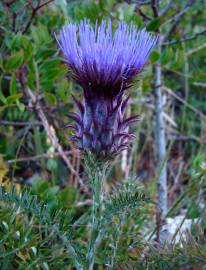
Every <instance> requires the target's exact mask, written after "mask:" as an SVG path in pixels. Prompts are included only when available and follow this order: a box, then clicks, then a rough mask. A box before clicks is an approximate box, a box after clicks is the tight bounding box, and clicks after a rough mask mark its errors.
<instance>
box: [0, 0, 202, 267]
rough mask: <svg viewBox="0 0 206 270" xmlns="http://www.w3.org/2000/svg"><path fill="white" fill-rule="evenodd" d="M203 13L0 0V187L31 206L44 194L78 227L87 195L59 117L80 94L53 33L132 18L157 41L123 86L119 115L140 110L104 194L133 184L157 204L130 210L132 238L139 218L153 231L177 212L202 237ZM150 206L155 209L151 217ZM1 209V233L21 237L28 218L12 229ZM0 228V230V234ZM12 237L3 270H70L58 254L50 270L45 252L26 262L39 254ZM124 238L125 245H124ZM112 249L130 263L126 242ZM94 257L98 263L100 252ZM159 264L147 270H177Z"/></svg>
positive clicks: (182, 6)
mask: <svg viewBox="0 0 206 270" xmlns="http://www.w3.org/2000/svg"><path fill="white" fill-rule="evenodd" d="M205 8H206V2H205V1H204V0H202V1H201V0H196V1H192V0H189V1H188V0H181V1H178V0H174V1H171V0H164V1H153V0H151V1H150V0H149V1H148V0H145V1H144V0H139V1H138V0H133V1H132V0H131V1H129V0H128V1H118V0H82V1H78V0H76V1H69V0H50V1H46V0H45V1H40V0H31V1H29V0H28V1H26V0H19V1H15V0H13V1H12V0H3V1H1V3H0V184H3V185H4V186H5V187H6V188H7V189H8V190H9V189H10V187H11V186H12V185H15V187H16V189H17V190H18V191H21V190H22V189H24V188H25V187H28V188H29V189H30V191H31V193H32V194H35V195H36V196H37V197H38V200H39V201H41V199H44V198H47V201H48V204H49V208H50V209H52V208H54V207H59V208H61V209H70V210H71V211H72V213H73V219H74V220H77V219H78V220H79V218H82V219H83V220H84V222H85V223H87V220H88V215H87V214H88V211H89V209H90V205H91V191H90V188H89V184H88V181H87V178H86V177H85V175H84V163H83V161H82V158H81V154H80V153H79V151H77V150H76V148H75V147H74V145H73V144H72V142H70V141H69V136H70V135H71V134H72V131H71V130H70V129H66V128H65V126H66V125H67V124H68V123H69V122H70V120H69V119H68V117H67V115H68V114H69V113H70V112H72V111H74V108H73V105H74V104H73V101H72V99H71V94H74V95H75V96H76V97H78V98H80V99H81V96H82V95H81V91H82V89H81V88H80V87H79V86H78V85H76V84H75V83H74V81H73V80H72V78H71V73H70V72H69V70H68V68H67V66H66V64H65V61H64V59H63V56H62V54H61V52H60V50H59V48H58V47H57V44H56V41H55V38H54V32H55V33H57V35H58V33H59V31H60V29H61V27H62V26H63V25H65V24H66V23H67V22H69V21H72V22H79V21H80V20H82V19H84V18H87V19H89V20H90V21H91V22H92V23H94V24H95V22H96V21H98V22H100V21H101V20H102V19H108V18H110V19H111V20H112V23H113V25H114V27H115V25H116V24H117V23H118V22H119V21H126V22H128V23H130V22H133V23H134V24H135V25H137V27H138V28H143V27H145V28H146V29H147V30H148V31H150V32H153V33H154V34H157V33H159V43H158V45H157V47H156V48H155V50H154V51H153V52H152V54H151V56H150V59H149V61H148V64H147V65H146V66H145V68H144V71H143V73H142V74H141V75H140V76H138V77H137V80H136V81H135V83H134V85H133V87H132V89H131V90H130V94H131V101H130V106H129V109H128V111H127V115H128V116H130V115H134V114H139V115H140V116H141V121H140V122H139V123H138V125H136V126H133V131H134V133H135V134H136V140H135V141H134V142H133V144H132V145H131V148H130V149H129V150H128V151H124V152H123V153H122V154H121V156H119V158H118V159H117V161H116V162H115V165H114V167H113V169H112V171H111V173H110V176H109V178H108V185H107V188H108V192H110V190H111V189H112V187H113V186H114V185H115V184H117V183H123V182H127V181H131V179H133V181H135V182H136V183H137V184H138V185H140V186H141V187H142V189H143V190H144V191H145V192H148V193H149V194H150V197H151V198H152V199H153V200H154V201H156V202H157V205H158V207H156V206H155V205H152V206H151V205H150V206H148V207H147V206H146V207H145V209H144V211H143V212H142V213H141V216H138V215H137V214H136V216H135V218H134V221H133V222H134V223H132V224H133V225H134V224H135V230H136V231H135V233H136V235H138V233H139V231H140V228H143V226H144V224H145V222H146V223H147V224H148V220H149V222H150V223H151V224H152V225H151V226H150V228H149V229H148V231H149V232H150V233H151V232H152V231H153V230H154V229H155V228H156V230H157V231H159V234H160V233H161V232H160V231H161V230H160V228H158V226H159V225H158V224H159V223H164V222H165V219H166V218H169V217H170V218H173V221H174V220H175V218H177V217H181V216H182V217H183V219H187V220H201V223H202V226H203V227H202V228H203V231H204V230H205V228H206V227H205V226H206V221H205V199H206V190H205V187H206V180H205V174H206V163H205V161H206V157H205V156H206V146H205V143H206V133H205V132H206V102H205V99H206V91H205V90H206V57H205V56H206V25H205V15H206V14H205ZM166 182H167V185H166ZM161 187H162V189H161ZM157 208H158V209H161V211H160V214H158V210H157ZM0 209H1V210H0V216H1V219H2V218H5V222H6V224H7V225H8V224H10V226H11V227H10V232H12V230H13V232H14V235H16V234H15V233H16V232H17V231H19V232H20V235H24V237H25V235H26V228H27V227H26V226H28V224H29V219H28V220H27V219H24V218H23V219H20V220H19V221H18V222H16V223H15V224H14V223H12V222H11V219H10V218H11V216H10V214H9V210H8V208H6V207H5V208H4V207H0ZM181 220H182V219H181ZM84 222H83V223H84ZM158 222H159V223H158ZM174 222H175V221H174ZM183 223H184V221H183ZM26 224H27V225H26ZM128 224H130V222H129V221H128ZM178 224H179V223H178ZM4 225H5V224H4ZM4 225H2V224H1V226H3V227H1V230H0V233H1V235H2V237H3V235H4V234H5V231H4V230H5V226H6V225H5V226H4ZM133 225H131V227H134V226H133ZM128 226H129V225H128ZM181 226H182V225H181ZM17 227H18V230H17ZM128 228H130V226H129V227H128ZM133 229H134V228H133ZM35 233H36V234H37V232H32V233H31V235H32V234H35ZM38 233H39V232H38ZM132 233H134V232H133V231H132V228H130V229H128V230H127V232H126V233H125V234H124V237H125V238H126V237H128V238H129V236H128V235H129V234H130V235H131V234H132ZM11 234H12V233H11ZM80 235H81V236H82V235H84V230H83V229H82V228H80V229H78V231H77V237H79V236H80ZM13 237H14V238H12V237H8V238H6V239H4V241H5V243H6V247H5V246H4V248H3V249H2V248H1V252H3V251H2V250H4V251H5V252H10V251H11V250H14V249H15V248H16V249H18V252H20V253H18V252H17V253H15V252H13V253H11V254H12V256H14V257H12V258H13V259H12V260H8V261H9V263H10V266H8V268H6V266H5V265H6V264H4V267H5V268H1V269H17V268H14V267H16V266H17V265H18V267H20V266H19V265H22V266H21V267H22V268H21V267H20V268H18V269H54V267H56V269H72V268H64V264H63V261H62V259H61V263H59V261H58V256H60V257H59V258H61V256H63V255H62V254H61V255H58V256H57V255H55V256H56V258H57V259H56V260H53V261H52V260H51V263H50V264H49V263H48V261H47V260H46V259H45V257H44V256H51V255H48V254H47V255H45V253H44V251H42V254H44V255H41V256H42V257H41V256H40V257H41V258H43V259H42V260H41V259H39V257H38V258H37V261H36V265H35V263H34V264H32V261H35V260H36V259H34V257H35V256H37V253H38V252H37V251H36V250H35V249H34V248H33V251H32V252H33V253H32V254H33V255H31V254H30V253H29V252H27V251H25V250H24V251H21V250H22V249H21V248H22V242H19V244H18V243H17V242H18V241H17V240H15V239H18V237H19V238H21V237H20V236H18V234H17V235H16V236H13ZM15 237H16V238H15ZM24 237H23V238H24ZM82 237H83V236H82ZM23 238H22V239H23ZM37 238H38V237H37ZM83 238H84V237H83ZM128 238H127V240H126V242H127V244H128V247H131V246H132V245H131V242H129V240H128ZM157 238H158V236H157ZM12 239H13V240H12ZM39 239H40V238H38V239H36V240H33V243H30V247H34V246H35V245H36V246H35V247H37V245H38V244H35V243H34V242H35V241H36V243H38V241H39ZM84 240H85V239H84ZM124 240H125V239H122V241H124ZM16 241H17V242H16ZM19 241H20V240H19ZM22 241H23V240H22ZM134 242H135V241H134ZM132 243H133V242H132ZM0 245H1V244H0ZM125 248H126V247H125ZM121 252H122V253H121V256H123V255H124V256H125V257H124V259H122V258H123V257H121V256H120V262H121V260H122V261H123V262H124V263H126V262H129V264H128V265H132V263H131V261H135V262H136V260H137V257H138V256H139V254H140V253H141V248H140V247H138V248H137V247H136V246H135V248H131V250H130V252H126V254H125V252H124V250H122V251H121ZM6 254H7V253H6ZM9 254H10V253H9ZM14 254H15V255H14ZM29 254H30V255H29ZM9 256H10V255H8V254H7V255H6V256H3V257H4V258H8V257H9ZM16 256H17V257H16ZM32 256H33V257H32ZM52 256H53V257H54V255H52ZM202 256H203V255H202ZM204 256H205V255H204ZM157 257H158V256H157ZM205 259H206V258H205ZM65 260H66V259H65ZM3 261H4V263H5V260H3ZM99 261H100V264H101V256H100V258H99ZM0 262H2V261H1V253H0ZM58 263H59V264H58ZM2 265H3V264H2ZM28 265H29V266H28ZM134 265H137V263H135V264H134ZM2 267H3V266H2ZM9 267H10V268H9ZM12 267H13V268H12ZM27 267H28V268H27ZM29 267H30V268H29ZM32 267H36V268H32ZM38 267H40V268H38ZM129 267H130V266H125V268H120V267H119V268H117V269H130V268H129ZM133 267H135V266H133ZM158 267H160V266H158ZM158 267H157V268H148V269H176V268H175V266H173V268H158ZM98 269H104V268H98ZM131 269H146V268H131ZM177 269H179V268H177ZM182 269H186V268H182ZM195 269H197V268H195ZM198 269H199V268H198ZM200 269H203V268H200Z"/></svg>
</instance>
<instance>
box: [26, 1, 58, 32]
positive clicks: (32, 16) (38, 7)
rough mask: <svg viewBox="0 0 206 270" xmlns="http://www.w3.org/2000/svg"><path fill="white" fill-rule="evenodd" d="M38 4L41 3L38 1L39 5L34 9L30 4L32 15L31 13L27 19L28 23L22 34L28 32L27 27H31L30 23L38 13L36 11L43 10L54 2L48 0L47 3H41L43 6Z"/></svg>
mask: <svg viewBox="0 0 206 270" xmlns="http://www.w3.org/2000/svg"><path fill="white" fill-rule="evenodd" d="M40 2H41V1H39V4H38V6H37V7H36V8H34V7H33V6H32V4H30V5H31V7H32V13H31V17H30V18H29V21H28V23H27V25H26V27H25V29H24V31H23V32H22V33H23V34H25V33H26V32H27V31H28V29H29V27H30V25H31V23H32V21H33V19H34V17H35V15H36V13H37V12H38V10H40V9H41V8H43V7H44V6H46V5H48V4H50V3H51V2H54V0H49V1H47V2H45V3H43V4H41V5H40Z"/></svg>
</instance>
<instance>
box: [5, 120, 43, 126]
mask: <svg viewBox="0 0 206 270" xmlns="http://www.w3.org/2000/svg"><path fill="white" fill-rule="evenodd" d="M0 125H5V126H16V127H24V126H42V123H41V122H39V121H32V122H24V121H22V122H14V121H7V120H0Z"/></svg>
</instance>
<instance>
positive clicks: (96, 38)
mask: <svg viewBox="0 0 206 270" xmlns="http://www.w3.org/2000/svg"><path fill="white" fill-rule="evenodd" d="M156 40H157V38H156V37H153V36H151V35H150V34H149V33H147V32H146V30H144V29H143V30H140V31H138V30H137V28H136V27H135V26H134V25H133V24H130V25H129V26H128V25H127V24H125V23H123V22H122V23H119V24H118V26H117V29H116V31H115V32H114V33H113V31H112V25H111V21H109V22H108V23H106V22H105V21H102V23H101V24H100V25H99V26H98V25H97V24H96V26H95V27H92V26H91V25H90V23H89V22H87V21H82V22H80V24H79V25H78V26H77V25H75V24H71V23H70V24H68V25H67V26H65V27H63V29H62V31H61V32H60V41H58V40H57V42H58V44H59V47H60V48H61V50H62V52H63V53H64V55H65V58H66V60H67V63H68V66H69V67H70V69H71V70H72V73H73V77H74V79H75V80H76V82H77V83H78V84H80V85H81V86H82V88H83V91H84V98H85V100H84V103H81V102H80V101H78V100H76V99H75V98H74V101H75V103H76V105H77V107H78V108H79V113H76V114H73V115H71V118H72V119H73V120H74V121H75V125H73V126H70V127H72V128H73V129H74V130H75V135H74V136H73V137H72V139H73V140H74V141H75V142H76V144H77V146H78V147H79V148H80V149H82V150H85V151H91V152H92V153H95V154H96V155H98V156H101V157H102V156H104V157H105V156H110V155H113V154H115V153H118V152H119V151H121V150H122V149H124V148H126V147H128V145H129V142H130V141H131V139H132V138H133V137H134V136H133V135H132V134H129V133H128V126H129V125H130V124H131V123H133V122H135V121H137V117H131V118H128V119H124V113H125V109H126V106H127V103H128V97H126V96H125V91H126V89H128V88H129V87H130V86H131V83H132V80H133V78H134V77H135V76H136V75H137V74H139V73H140V72H141V70H142V68H143V66H144V65H145V63H146V61H147V59H148V57H149V54H150V52H151V50H152V49H153V47H154V46H155V43H156Z"/></svg>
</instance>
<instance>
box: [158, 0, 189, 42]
mask: <svg viewBox="0 0 206 270" xmlns="http://www.w3.org/2000/svg"><path fill="white" fill-rule="evenodd" d="M192 4H193V0H188V1H187V3H186V5H185V7H184V8H183V9H182V10H180V12H179V13H176V14H175V15H174V16H172V17H170V18H169V19H168V20H166V21H165V22H164V23H163V25H165V24H168V23H170V22H173V24H172V26H171V27H170V29H169V31H168V32H167V33H166V35H165V36H164V41H166V40H167V39H168V38H169V36H170V35H171V34H172V32H173V31H174V30H175V28H176V26H177V25H178V23H179V22H180V20H181V18H182V17H183V15H184V14H185V13H186V12H187V11H188V9H189V8H190V7H191V6H192Z"/></svg>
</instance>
